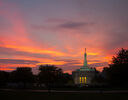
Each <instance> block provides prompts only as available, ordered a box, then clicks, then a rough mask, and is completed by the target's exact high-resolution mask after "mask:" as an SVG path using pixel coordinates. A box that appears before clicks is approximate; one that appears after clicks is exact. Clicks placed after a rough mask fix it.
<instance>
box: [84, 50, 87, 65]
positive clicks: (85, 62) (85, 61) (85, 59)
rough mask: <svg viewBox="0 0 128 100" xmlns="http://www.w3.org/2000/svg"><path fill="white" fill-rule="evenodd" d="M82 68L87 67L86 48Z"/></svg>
mask: <svg viewBox="0 0 128 100" xmlns="http://www.w3.org/2000/svg"><path fill="white" fill-rule="evenodd" d="M84 67H87V53H86V48H85V53H84Z"/></svg>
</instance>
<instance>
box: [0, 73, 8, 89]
mask: <svg viewBox="0 0 128 100" xmlns="http://www.w3.org/2000/svg"><path fill="white" fill-rule="evenodd" d="M7 82H9V72H5V71H0V87H3V86H6V83H7Z"/></svg>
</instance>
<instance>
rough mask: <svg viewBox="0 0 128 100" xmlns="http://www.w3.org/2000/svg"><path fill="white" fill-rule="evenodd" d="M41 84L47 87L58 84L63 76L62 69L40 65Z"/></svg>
mask: <svg viewBox="0 0 128 100" xmlns="http://www.w3.org/2000/svg"><path fill="white" fill-rule="evenodd" d="M39 70H40V72H39V75H38V77H39V82H40V83H44V84H46V85H48V84H53V83H57V82H58V78H59V77H60V76H61V75H62V69H60V68H57V67H55V66H54V65H40V67H39Z"/></svg>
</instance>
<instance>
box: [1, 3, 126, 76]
mask: <svg viewBox="0 0 128 100" xmlns="http://www.w3.org/2000/svg"><path fill="white" fill-rule="evenodd" d="M127 47H128V0H0V70H6V71H12V70H14V69H15V68H16V67H18V66H29V67H32V68H33V71H34V72H36V70H37V69H38V66H39V65H40V64H52V65H56V66H57V67H60V68H62V69H63V70H64V71H65V72H69V73H71V71H73V70H75V69H78V68H80V67H81V66H82V65H83V54H84V48H87V55H88V56H87V59H88V65H89V66H90V67H96V69H98V70H102V68H103V67H106V66H108V63H110V62H111V58H112V56H114V55H115V54H116V52H117V51H118V50H119V49H120V48H127Z"/></svg>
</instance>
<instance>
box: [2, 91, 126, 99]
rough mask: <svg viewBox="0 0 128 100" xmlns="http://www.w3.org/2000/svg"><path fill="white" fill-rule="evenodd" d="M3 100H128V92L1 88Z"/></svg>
mask: <svg viewBox="0 0 128 100" xmlns="http://www.w3.org/2000/svg"><path fill="white" fill-rule="evenodd" d="M0 99H1V100H128V93H103V92H101V93H100V92H99V93H93V92H92V93H86V92H85V93H84V92H81V93H80V92H79V93H77V92H76V93H75V92H67V93H66V92H52V93H48V92H34V91H33V92H32V91H3V90H0Z"/></svg>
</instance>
